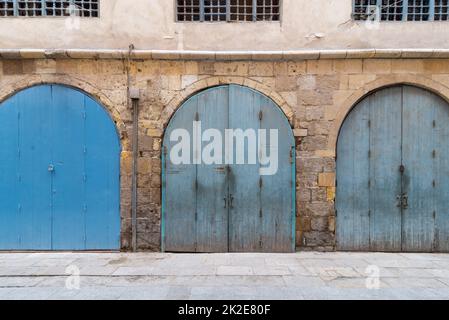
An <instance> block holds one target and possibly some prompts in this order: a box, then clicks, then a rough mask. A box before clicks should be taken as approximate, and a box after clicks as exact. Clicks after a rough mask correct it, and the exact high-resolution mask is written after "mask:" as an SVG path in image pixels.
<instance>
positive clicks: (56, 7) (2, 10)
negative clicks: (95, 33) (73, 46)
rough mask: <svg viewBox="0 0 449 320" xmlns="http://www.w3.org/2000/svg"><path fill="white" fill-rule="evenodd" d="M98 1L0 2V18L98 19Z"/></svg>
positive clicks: (27, 0)
mask: <svg viewBox="0 0 449 320" xmlns="http://www.w3.org/2000/svg"><path fill="white" fill-rule="evenodd" d="M99 2H100V0H0V17H44V16H49V17H65V16H80V17H98V16H99V6H100V5H99Z"/></svg>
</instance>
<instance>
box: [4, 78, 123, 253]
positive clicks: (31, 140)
mask: <svg viewBox="0 0 449 320" xmlns="http://www.w3.org/2000/svg"><path fill="white" fill-rule="evenodd" d="M119 166H120V142H119V138H118V135H117V132H116V128H115V125H114V122H113V121H112V119H111V118H110V117H109V115H108V113H107V112H106V110H104V108H103V107H102V106H101V105H100V104H99V103H98V102H97V101H95V100H94V99H92V98H91V97H89V96H88V95H86V94H85V93H83V92H81V91H79V90H76V89H74V88H70V87H67V86H62V85H55V84H48V85H38V86H34V87H30V88H27V89H25V90H22V91H20V92H18V93H16V94H14V95H13V96H11V97H10V98H8V99H7V100H5V101H4V102H2V103H1V104H0V250H111V249H119V248H120V210H119V207H120V189H119V188H120V183H119V181H120V177H119V173H120V167H119Z"/></svg>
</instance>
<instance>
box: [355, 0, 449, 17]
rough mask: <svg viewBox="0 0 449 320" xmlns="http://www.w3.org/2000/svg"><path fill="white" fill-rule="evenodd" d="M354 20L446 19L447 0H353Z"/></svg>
mask: <svg viewBox="0 0 449 320" xmlns="http://www.w3.org/2000/svg"><path fill="white" fill-rule="evenodd" d="M353 2H354V4H353V12H352V15H353V18H354V19H355V20H381V21H443V20H444V21H447V20H449V10H448V8H449V0H353Z"/></svg>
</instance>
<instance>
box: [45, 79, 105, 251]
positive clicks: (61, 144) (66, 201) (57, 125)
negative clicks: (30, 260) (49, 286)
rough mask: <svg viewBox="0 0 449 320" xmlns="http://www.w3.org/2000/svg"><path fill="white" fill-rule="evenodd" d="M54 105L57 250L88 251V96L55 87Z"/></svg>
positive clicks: (54, 187) (52, 119) (55, 246)
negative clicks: (86, 240)
mask: <svg viewBox="0 0 449 320" xmlns="http://www.w3.org/2000/svg"><path fill="white" fill-rule="evenodd" d="M51 108H52V109H51V113H50V117H51V120H50V121H51V123H52V130H53V132H52V135H51V144H52V162H51V164H50V163H49V165H51V166H53V171H52V173H51V175H52V204H53V205H52V211H53V219H52V220H53V221H52V238H53V249H55V250H69V249H72V250H84V249H85V212H84V206H85V201H84V199H85V197H86V194H85V192H86V184H85V182H86V181H85V180H84V175H85V170H84V147H85V146H84V140H85V130H84V113H85V106H84V95H83V94H82V93H81V92H78V91H75V90H70V89H67V88H66V87H62V86H52V107H51ZM105 223H107V222H105Z"/></svg>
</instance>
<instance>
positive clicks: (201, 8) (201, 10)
mask: <svg viewBox="0 0 449 320" xmlns="http://www.w3.org/2000/svg"><path fill="white" fill-rule="evenodd" d="M200 21H201V22H203V21H204V0H200Z"/></svg>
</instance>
